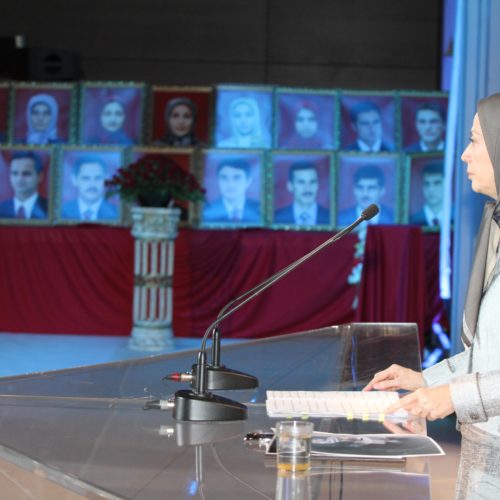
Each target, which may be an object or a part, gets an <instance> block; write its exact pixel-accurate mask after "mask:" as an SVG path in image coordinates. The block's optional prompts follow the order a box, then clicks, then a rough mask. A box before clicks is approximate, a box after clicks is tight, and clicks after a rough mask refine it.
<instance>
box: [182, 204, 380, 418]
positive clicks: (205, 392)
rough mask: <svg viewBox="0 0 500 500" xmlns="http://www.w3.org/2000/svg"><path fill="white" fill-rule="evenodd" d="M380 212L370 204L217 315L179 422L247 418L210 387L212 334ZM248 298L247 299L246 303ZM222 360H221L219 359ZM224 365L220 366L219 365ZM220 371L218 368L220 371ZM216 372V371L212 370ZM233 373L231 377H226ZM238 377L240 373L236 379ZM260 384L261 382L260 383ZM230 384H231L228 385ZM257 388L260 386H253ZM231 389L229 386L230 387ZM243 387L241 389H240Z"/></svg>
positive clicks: (203, 344)
mask: <svg viewBox="0 0 500 500" xmlns="http://www.w3.org/2000/svg"><path fill="white" fill-rule="evenodd" d="M378 212H379V208H378V207H377V205H374V204H373V205H370V206H369V207H368V208H367V209H366V210H364V211H363V212H362V213H361V216H360V217H359V218H358V219H356V220H355V221H354V222H353V223H352V224H350V225H349V226H347V227H346V228H344V229H342V230H341V231H339V232H338V233H337V234H335V235H334V236H332V237H331V238H329V239H328V240H326V241H324V242H323V243H321V244H320V245H319V246H317V247H316V248H314V249H313V250H311V251H310V252H309V253H307V254H306V255H304V256H302V257H300V258H299V259H297V260H296V261H294V262H292V263H291V264H289V265H288V266H286V267H285V268H283V269H281V270H280V271H278V272H277V273H275V274H273V275H272V276H270V277H269V278H267V279H265V280H264V281H263V282H261V283H259V284H258V285H256V286H255V287H253V288H251V289H250V290H248V291H246V292H244V293H243V294H241V295H240V296H238V297H237V298H236V299H234V300H232V301H231V302H229V303H228V304H227V305H226V306H224V307H223V308H222V310H221V311H220V313H219V314H218V316H217V319H216V320H215V321H214V322H213V323H212V324H211V325H210V326H209V327H208V328H207V329H206V331H205V334H204V335H203V339H202V342H201V349H200V351H199V352H198V359H197V363H196V365H194V366H193V384H192V385H193V389H192V390H180V391H177V392H176V393H175V396H174V418H175V419H177V420H185V421H222V420H245V419H246V417H247V408H246V406H245V405H243V404H241V403H239V402H237V401H233V400H231V399H228V398H225V397H222V396H218V395H215V394H212V393H211V392H209V389H208V386H207V379H208V373H209V368H208V365H207V355H206V343H207V340H208V337H209V335H210V334H211V333H212V336H213V338H214V339H217V337H218V334H217V333H215V330H216V329H217V326H218V325H219V324H220V323H221V322H222V321H223V320H224V319H226V318H227V317H228V316H230V315H231V314H233V313H235V312H236V311H237V310H238V309H240V308H241V307H243V306H244V305H245V304H247V303H248V302H250V301H251V300H253V299H254V298H255V297H256V296H257V295H260V294H261V293H262V292H263V291H264V290H266V289H267V288H269V287H271V286H272V285H274V284H275V283H276V282H277V281H279V280H280V279H281V278H283V277H284V276H286V275H287V274H288V273H290V272H292V271H293V270H294V269H296V268H297V267H299V266H300V265H302V264H303V263H304V262H306V261H308V260H309V259H310V258H312V257H313V256H314V255H316V254H317V253H319V252H321V251H322V250H323V249H324V248H326V247H327V246H330V245H331V244H333V243H335V242H336V241H338V240H340V239H341V238H343V237H344V236H345V235H346V234H348V233H350V232H351V231H352V230H353V229H354V228H356V227H357V226H359V224H361V223H362V222H364V221H366V220H369V219H371V218H372V217H374V216H375V215H377V213H378ZM243 299H244V300H243ZM219 342H220V340H216V343H217V345H216V347H215V348H214V346H212V355H214V354H215V356H216V359H215V361H217V362H218V363H219V360H220V358H219V356H220V355H219V348H220V346H219ZM217 358H219V359H217ZM219 364H220V363H219ZM217 369H218V368H216V370H217ZM212 372H213V370H212ZM227 373H229V375H225V374H227ZM234 374H237V375H236V376H235V375H234ZM219 375H220V377H219V378H220V379H221V380H222V379H223V378H224V377H226V376H227V377H229V379H235V378H236V379H238V378H241V375H243V376H244V377H251V378H252V379H255V380H256V381H257V379H256V378H255V377H252V376H251V375H250V376H249V375H246V374H243V373H241V372H236V371H234V370H229V369H227V368H225V367H224V368H223V369H222V370H220V371H219V372H218V376H219ZM257 384H258V381H257ZM226 385H227V384H226ZM253 387H256V385H255V386H253ZM226 388H227V387H226ZM237 388H241V387H237Z"/></svg>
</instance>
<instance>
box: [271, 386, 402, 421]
mask: <svg viewBox="0 0 500 500" xmlns="http://www.w3.org/2000/svg"><path fill="white" fill-rule="evenodd" d="M398 399H399V395H398V393H397V392H389V391H369V392H360V391H267V400H266V409H267V414H268V415H269V416H270V417H346V418H349V419H352V418H360V419H363V420H383V419H384V417H385V409H386V408H387V407H389V406H390V405H392V404H393V403H396V402H397V401H398ZM392 416H393V417H398V418H404V417H406V416H407V412H406V411H404V410H400V411H398V412H396V413H395V414H393V415H392Z"/></svg>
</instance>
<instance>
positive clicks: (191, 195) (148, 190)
mask: <svg viewBox="0 0 500 500" xmlns="http://www.w3.org/2000/svg"><path fill="white" fill-rule="evenodd" d="M106 187H107V189H108V191H107V195H108V196H113V195H115V194H118V195H119V196H120V197H121V198H122V199H124V200H127V201H138V202H139V203H140V204H141V205H143V206H153V207H162V206H169V207H170V206H173V204H174V202H175V201H193V202H196V201H202V200H203V199H204V193H205V190H204V189H203V188H202V187H201V186H200V185H199V183H198V181H197V180H196V177H195V176H194V175H193V174H191V173H190V172H187V171H186V170H184V169H183V168H182V167H181V166H180V165H178V164H177V163H175V162H174V161H173V160H172V159H171V158H169V157H168V156H166V155H162V154H147V155H145V156H143V157H142V158H140V159H139V160H137V161H135V162H133V163H130V164H129V165H127V166H125V167H121V168H119V169H118V170H117V172H116V174H115V175H114V176H113V177H112V178H111V179H109V180H107V181H106Z"/></svg>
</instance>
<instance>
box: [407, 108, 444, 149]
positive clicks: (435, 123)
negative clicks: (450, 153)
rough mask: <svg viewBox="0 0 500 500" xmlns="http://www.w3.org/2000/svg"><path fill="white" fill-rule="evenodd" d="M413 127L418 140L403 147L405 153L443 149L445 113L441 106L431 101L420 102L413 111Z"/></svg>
mask: <svg viewBox="0 0 500 500" xmlns="http://www.w3.org/2000/svg"><path fill="white" fill-rule="evenodd" d="M415 129H416V130H417V133H418V136H419V140H418V142H415V143H414V144H410V145H409V146H408V147H407V148H405V151H406V152H407V153H426V152H428V151H443V150H444V134H445V132H446V114H445V112H444V110H443V108H442V107H441V106H439V105H438V104H436V103H432V102H426V103H423V104H421V105H420V106H419V107H418V108H417V111H416V113H415Z"/></svg>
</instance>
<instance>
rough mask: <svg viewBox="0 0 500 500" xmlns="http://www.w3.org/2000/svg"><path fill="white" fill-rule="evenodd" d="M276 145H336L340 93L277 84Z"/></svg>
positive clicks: (298, 148) (335, 146)
mask: <svg viewBox="0 0 500 500" xmlns="http://www.w3.org/2000/svg"><path fill="white" fill-rule="evenodd" d="M275 117H276V120H275V123H276V126H275V134H274V145H275V147H276V148H279V149H295V150H301V149H312V150H321V149H336V148H337V126H336V121H337V120H336V118H337V93H336V92H335V91H332V90H312V89H309V90H307V89H287V88H278V89H277V90H276V95H275Z"/></svg>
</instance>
